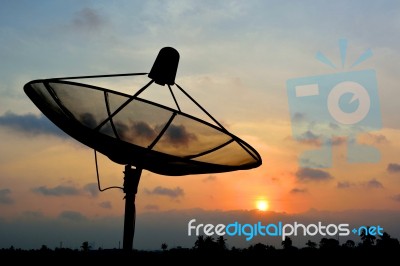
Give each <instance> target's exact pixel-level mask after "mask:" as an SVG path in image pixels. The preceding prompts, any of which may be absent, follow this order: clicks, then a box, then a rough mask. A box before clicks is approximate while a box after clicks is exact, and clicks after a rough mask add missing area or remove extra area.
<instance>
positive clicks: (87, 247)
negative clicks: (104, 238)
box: [81, 241, 92, 252]
mask: <svg viewBox="0 0 400 266" xmlns="http://www.w3.org/2000/svg"><path fill="white" fill-rule="evenodd" d="M81 249H82V251H84V252H87V251H89V250H91V249H92V247H91V246H90V245H89V242H88V241H85V242H83V243H82V246H81Z"/></svg>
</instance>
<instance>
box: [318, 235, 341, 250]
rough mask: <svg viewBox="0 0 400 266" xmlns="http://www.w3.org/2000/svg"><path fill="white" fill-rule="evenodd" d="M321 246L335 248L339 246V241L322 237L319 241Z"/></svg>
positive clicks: (321, 247)
mask: <svg viewBox="0 0 400 266" xmlns="http://www.w3.org/2000/svg"><path fill="white" fill-rule="evenodd" d="M319 248H320V249H335V248H339V241H338V240H337V239H334V238H325V237H324V238H322V239H321V240H320V241H319Z"/></svg>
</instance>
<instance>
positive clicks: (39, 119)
mask: <svg viewBox="0 0 400 266" xmlns="http://www.w3.org/2000/svg"><path fill="white" fill-rule="evenodd" d="M0 126H4V127H8V128H10V129H13V130H15V131H17V132H20V133H23V134H25V135H27V136H38V135H51V136H56V137H60V138H68V135H67V134H65V133H64V132H63V131H62V130H61V129H59V128H58V127H57V126H56V125H54V124H53V123H52V122H51V121H50V120H49V119H48V118H47V117H45V116H44V115H39V116H36V115H34V114H24V115H17V114H14V113H12V112H6V113H5V114H3V115H1V116H0Z"/></svg>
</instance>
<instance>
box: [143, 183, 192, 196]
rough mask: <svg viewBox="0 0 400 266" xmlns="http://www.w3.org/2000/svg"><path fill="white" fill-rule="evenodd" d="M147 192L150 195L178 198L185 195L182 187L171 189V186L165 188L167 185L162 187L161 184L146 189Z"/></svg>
mask: <svg viewBox="0 0 400 266" xmlns="http://www.w3.org/2000/svg"><path fill="white" fill-rule="evenodd" d="M145 192H146V193H147V194H148V195H160V196H166V197H169V198H171V199H177V198H179V197H183V195H184V194H185V193H184V191H183V189H182V188H180V187H176V188H173V189H171V188H165V187H161V186H158V187H155V188H154V189H153V190H148V189H145Z"/></svg>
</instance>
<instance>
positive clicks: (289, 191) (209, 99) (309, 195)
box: [0, 0, 400, 249]
mask: <svg viewBox="0 0 400 266" xmlns="http://www.w3.org/2000/svg"><path fill="white" fill-rule="evenodd" d="M399 32H400V3H399V2H398V1H395V0H393V1H361V0H360V1H345V0H343V1H311V0H310V1H254V0H252V1H89V0H85V1H48V0H43V1H28V0H25V1H22V0H20V1H1V2H0V248H8V247H10V246H11V245H14V246H15V247H20V248H40V246H41V245H42V244H45V245H47V246H48V247H50V248H54V247H58V246H60V245H63V246H66V247H71V248H79V246H80V244H81V243H82V242H83V241H89V242H90V243H92V245H93V246H94V247H96V248H97V247H104V248H114V247H118V245H119V241H122V231H123V215H124V200H123V197H124V194H123V193H122V191H121V190H119V189H113V190H107V191H104V192H99V190H98V188H97V179H96V169H95V164H94V156H93V150H92V149H90V148H88V147H86V146H84V145H83V144H81V143H80V142H78V141H76V140H75V139H73V138H71V137H69V136H67V135H66V134H64V133H63V132H62V131H61V130H59V129H58V128H57V127H56V126H54V125H53V124H52V123H51V122H50V121H49V120H48V119H47V118H46V117H44V116H43V115H42V114H41V112H40V111H39V109H38V108H37V107H36V106H35V105H34V104H33V103H32V102H31V100H30V99H29V98H28V97H27V96H26V94H25V93H24V91H23V86H24V84H26V83H27V82H29V81H31V80H34V79H40V78H53V77H63V76H64V77H65V76H80V75H102V74H117V73H135V72H149V71H150V69H151V67H152V65H153V62H154V60H155V58H156V56H157V54H158V52H159V50H160V49H161V48H163V47H165V46H170V47H174V48H175V49H176V50H178V52H179V53H180V61H179V67H178V72H177V77H176V82H177V83H178V84H179V85H181V86H182V87H183V88H184V89H185V90H186V91H187V92H188V93H189V94H190V95H191V96H192V97H193V98H194V99H196V101H198V102H199V103H200V104H201V105H202V106H203V107H204V108H205V109H207V110H208V112H209V113H210V114H211V115H212V116H213V117H214V118H216V119H217V120H218V121H219V122H221V123H222V124H223V125H224V126H225V127H226V128H227V129H228V130H229V131H230V132H231V133H233V134H235V135H237V136H238V137H240V138H241V139H243V140H245V141H246V142H248V143H249V144H250V145H251V146H252V147H254V148H255V149H256V150H257V151H258V152H259V153H260V155H261V157H262V160H263V164H262V165H261V166H260V167H258V168H254V169H250V170H243V171H235V172H228V173H219V174H202V175H188V176H162V175H157V174H154V173H151V172H149V171H146V170H144V171H143V173H142V176H141V180H140V184H139V189H138V193H137V197H136V206H137V225H136V238H135V244H134V245H135V247H136V248H145V249H147V248H149V249H159V248H160V246H161V243H163V242H167V243H168V245H169V247H174V246H179V245H181V246H187V247H191V246H192V244H193V243H194V241H195V238H193V237H188V236H187V223H188V221H189V220H191V219H192V218H196V219H198V220H201V221H203V222H204V223H214V224H217V223H220V222H226V223H229V222H234V221H239V222H243V223H245V222H249V221H251V222H256V221H277V220H279V219H281V220H285V221H289V222H293V221H296V219H303V220H304V221H308V222H311V223H315V222H318V221H320V220H324V221H327V222H337V221H339V220H340V221H342V222H343V221H344V222H346V221H347V222H348V223H355V224H359V225H363V224H366V223H370V222H373V223H376V224H380V225H381V226H383V227H384V228H386V229H387V231H388V233H389V234H390V235H392V236H394V237H397V238H400V228H399V227H398V224H399V222H400V158H399V153H400V120H399V118H398V114H399V113H400V107H399V98H400V87H399V85H398V82H397V81H398V79H399V74H400V63H399V62H400V46H399V44H400V35H399ZM340 40H342V42H343V40H346V41H347V49H346V57H345V61H344V62H342V57H341V50H340V48H339V47H340V42H341V41H340ZM366 51H371V52H372V56H370V57H368V58H367V59H366V60H365V61H363V62H361V63H360V64H358V65H355V66H353V67H351V66H352V64H353V63H354V62H355V61H356V60H357V59H358V58H359V57H360V56H361V55H362V54H363V53H365V52H366ZM317 53H320V54H323V55H324V56H325V57H326V58H328V59H329V60H330V62H332V64H334V65H335V66H336V68H333V67H331V66H329V65H327V64H324V63H323V62H321V60H317V58H316V55H317ZM342 63H343V64H342ZM370 69H372V70H374V71H375V73H376V81H377V89H378V92H377V94H378V96H379V97H375V98H374V99H372V100H373V101H375V102H379V111H380V116H379V119H381V120H380V121H381V124H382V126H381V127H380V128H374V129H373V130H368V131H365V132H361V133H360V134H359V135H357V142H359V143H363V144H368V145H370V146H372V147H375V148H376V149H377V150H379V152H380V159H379V160H378V161H376V162H360V163H351V162H348V160H347V158H346V156H347V155H346V152H347V144H348V142H347V139H346V137H347V136H340V135H338V136H335V138H334V139H333V141H332V147H333V149H332V165H331V166H330V167H326V168H321V167H320V168H302V167H301V165H300V164H299V156H300V154H301V153H302V152H303V151H306V150H310V149H315V148H317V147H318V145H320V144H321V143H320V142H318V134H317V133H318V132H319V133H320V134H319V135H324V136H325V135H330V134H333V133H335V132H333V133H332V132H331V131H329V130H330V129H329V128H323V129H322V131H321V132H322V133H321V132H320V131H318V132H317V131H314V132H312V131H310V130H309V131H305V132H304V133H307V134H308V135H307V136H306V137H305V138H304V139H300V140H299V139H296V138H295V137H294V135H293V131H292V119H295V118H294V117H293V116H292V117H291V113H290V108H294V106H290V105H289V99H288V90H287V81H288V80H291V79H295V78H302V77H314V76H324V75H333V74H338V73H344V72H346V73H347V72H351V71H362V70H370ZM82 82H83V81H82ZM84 82H88V83H90V82H97V83H96V85H99V86H102V87H107V88H111V89H115V90H120V91H123V92H125V93H129V94H133V93H135V92H136V91H137V90H138V89H140V87H141V86H143V85H145V84H146V83H147V82H148V80H147V77H145V78H144V79H143V78H136V77H131V78H124V79H117V78H114V79H104V80H90V81H89V80H87V81H84ZM164 89H167V87H164ZM152 97H155V98H156V99H159V101H160V102H162V100H163V99H162V96H161V94H160V95H152ZM377 98H379V99H377ZM319 100H323V99H319ZM372 100H371V101H372ZM88 101H90V99H88ZM325 101H326V99H325ZM314 104H315V105H314ZM323 104H324V103H323V102H322V103H321V102H315V103H312V104H311V105H310V106H309V108H310V109H308V110H313V109H312V107H315V106H320V105H323ZM307 108H308V107H307ZM304 111H305V112H307V110H304ZM313 111H315V112H314V115H315V114H317V116H318V115H319V113H322V112H323V111H321V110H318V108H315V109H314V110H313ZM321 115H322V114H321ZM293 122H295V121H293ZM326 123H329V121H326ZM320 130H321V129H320ZM316 134H317V135H316ZM334 135H335V134H334ZM123 170H124V166H123V165H118V164H115V163H114V162H112V161H110V160H109V159H108V158H107V157H106V156H104V155H101V154H99V171H100V178H101V179H100V181H101V185H102V187H107V186H122V184H123ZM259 200H264V201H265V202H266V203H267V204H268V210H267V211H261V210H257V208H258V207H257V202H258V201H259ZM330 219H331V220H330ZM149 235H150V236H151V238H150V237H149ZM229 241H230V239H229V238H228V243H230V242H229ZM232 241H233V240H232ZM263 241H265V242H273V241H272V240H271V241H270V239H264V240H263ZM274 241H275V240H274ZM296 241H297V240H296V239H295V240H294V243H295V244H298V245H299V246H300V245H303V244H304V243H305V241H303V240H302V241H303V242H301V241H300V240H298V241H297V242H296ZM61 243H62V244H61ZM235 243H236V244H235V245H238V246H240V245H242V246H247V245H248V244H249V243H248V242H246V241H244V240H243V239H242V241H241V242H240V241H238V242H235ZM277 245H279V244H277Z"/></svg>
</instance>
